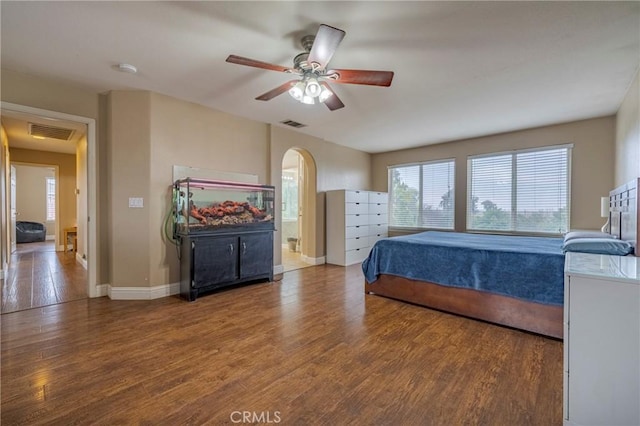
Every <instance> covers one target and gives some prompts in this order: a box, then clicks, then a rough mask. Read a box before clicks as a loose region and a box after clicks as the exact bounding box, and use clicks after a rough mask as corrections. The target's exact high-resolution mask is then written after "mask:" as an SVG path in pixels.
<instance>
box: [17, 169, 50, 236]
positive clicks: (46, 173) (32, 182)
mask: <svg viewBox="0 0 640 426" xmlns="http://www.w3.org/2000/svg"><path fill="white" fill-rule="evenodd" d="M14 166H15V168H16V211H17V213H18V218H17V219H18V220H24V221H29V222H39V223H43V224H44V225H45V226H46V228H47V236H52V237H53V236H55V230H56V228H55V225H56V221H55V220H47V190H46V178H55V177H56V173H55V168H54V167H52V166H31V165H26V164H14Z"/></svg>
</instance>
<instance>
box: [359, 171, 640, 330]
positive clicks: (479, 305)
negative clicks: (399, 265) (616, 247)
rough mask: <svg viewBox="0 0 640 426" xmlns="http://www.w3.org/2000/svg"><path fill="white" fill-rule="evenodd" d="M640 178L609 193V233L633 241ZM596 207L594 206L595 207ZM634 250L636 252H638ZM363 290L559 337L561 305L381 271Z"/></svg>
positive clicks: (639, 237)
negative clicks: (545, 303)
mask: <svg viewBox="0 0 640 426" xmlns="http://www.w3.org/2000/svg"><path fill="white" fill-rule="evenodd" d="M639 187H640V179H634V180H633V181H631V182H629V183H627V184H625V185H622V186H620V187H618V188H616V189H614V190H613V191H611V192H610V193H609V200H610V208H609V210H610V223H611V234H613V235H616V236H618V238H621V239H624V240H628V241H632V242H633V244H634V247H635V244H637V242H638V241H639V240H640V230H639V229H638V212H639V211H640V197H638V188H639ZM594 208H595V207H594ZM637 252H638V250H636V255H638V253H637ZM364 291H365V293H369V294H376V295H379V296H384V297H389V298H392V299H397V300H401V301H404V302H409V303H415V304H417V305H421V306H426V307H428V308H433V309H437V310H441V311H445V312H451V313H454V314H458V315H463V316H466V317H470V318H474V319H479V320H483V321H488V322H491V323H495V324H500V325H505V326H508V327H514V328H517V329H520V330H525V331H530V332H533V333H537V334H542V335H544V336H549V337H554V338H557V339H562V334H563V307H562V306H550V305H544V304H542V303H536V302H526V301H523V300H520V299H515V298H512V297H507V296H501V295H497V294H492V293H487V292H483V291H479V290H473V289H465V288H457V287H448V286H444V285H440V284H435V283H431V282H426V281H417V280H412V279H408V278H402V277H397V276H393V275H386V274H381V275H380V276H379V277H378V279H377V280H376V282H375V283H374V284H367V283H366V282H365V284H364Z"/></svg>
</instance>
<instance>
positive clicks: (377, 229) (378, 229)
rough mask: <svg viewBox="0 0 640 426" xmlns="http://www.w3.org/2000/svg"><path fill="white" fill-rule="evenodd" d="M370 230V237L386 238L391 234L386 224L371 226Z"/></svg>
mask: <svg viewBox="0 0 640 426" xmlns="http://www.w3.org/2000/svg"><path fill="white" fill-rule="evenodd" d="M368 230H369V236H373V235H378V234H380V235H384V236H385V237H386V236H387V235H388V232H389V230H388V228H387V224H386V223H381V224H374V225H369V226H368Z"/></svg>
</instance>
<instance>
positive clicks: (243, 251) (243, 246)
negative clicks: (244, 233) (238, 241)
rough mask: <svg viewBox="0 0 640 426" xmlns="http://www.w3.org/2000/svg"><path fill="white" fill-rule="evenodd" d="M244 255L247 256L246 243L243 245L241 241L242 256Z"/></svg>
mask: <svg viewBox="0 0 640 426" xmlns="http://www.w3.org/2000/svg"><path fill="white" fill-rule="evenodd" d="M245 254H247V243H245V242H244V241H243V242H242V255H243V256H244V255H245Z"/></svg>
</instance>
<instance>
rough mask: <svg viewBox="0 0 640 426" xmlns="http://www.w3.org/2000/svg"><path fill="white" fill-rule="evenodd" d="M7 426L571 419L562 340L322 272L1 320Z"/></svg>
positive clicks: (348, 271)
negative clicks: (565, 412)
mask: <svg viewBox="0 0 640 426" xmlns="http://www.w3.org/2000/svg"><path fill="white" fill-rule="evenodd" d="M1 380H2V383H1V384H2V396H1V401H2V406H1V408H2V414H1V421H2V424H3V425H14V424H29V425H32V424H61V425H62V424H64V425H70V424H81V425H82V424H105V425H113V424H145V425H165V424H166V425H179V424H180V425H181V424H212V425H214V424H215V425H218V424H236V423H238V420H239V419H240V420H242V416H243V412H245V415H248V417H246V418H245V420H251V422H252V423H255V424H257V423H262V424H266V423H268V422H267V421H268V420H270V422H271V423H272V424H273V423H275V420H279V424H283V425H292V424H293V425H316V424H317V425H347V424H349V425H352V424H353V425H361V424H388V425H462V424H464V425H474V424H481V425H560V424H562V342H560V341H557V340H552V339H548V338H544V337H541V336H536V335H532V334H527V333H523V332H520V331H516V330H512V329H508V328H504V327H500V326H495V325H490V324H486V323H482V322H479V321H474V320H470V319H466V318H461V317H457V316H453V315H449V314H445V313H441V312H437V311H433V310H429V309H426V308H422V307H418V306H413V305H409V304H405V303H401V302H397V301H394V300H389V299H385V298H382V297H379V296H374V295H366V296H365V294H364V293H363V277H362V272H361V271H360V268H359V266H358V265H355V266H351V267H348V268H342V267H337V266H331V265H323V266H315V267H311V268H305V269H300V270H297V271H292V272H288V273H286V274H284V278H283V280H282V281H280V282H275V283H261V284H254V285H250V286H245V287H239V288H235V289H231V290H228V291H224V292H221V293H217V294H212V295H208V296H204V297H201V298H199V299H198V300H197V301H196V302H194V303H188V302H184V301H181V300H179V299H178V298H176V297H168V298H163V299H157V300H152V301H111V300H109V299H107V298H100V299H85V300H79V301H73V302H69V303H64V304H59V305H52V306H47V307H43V308H37V309H31V310H27V311H22V312H15V313H10V314H4V315H2V378H1Z"/></svg>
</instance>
